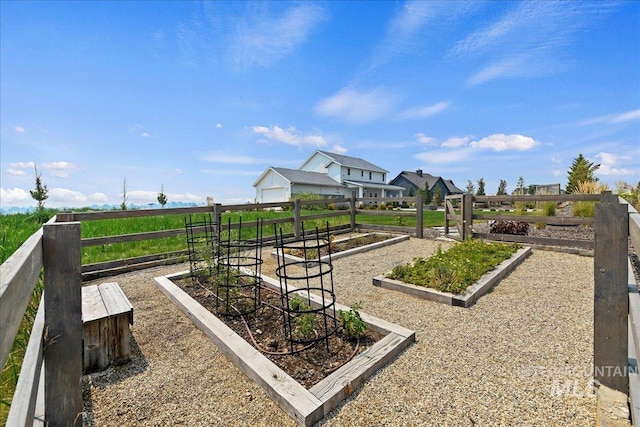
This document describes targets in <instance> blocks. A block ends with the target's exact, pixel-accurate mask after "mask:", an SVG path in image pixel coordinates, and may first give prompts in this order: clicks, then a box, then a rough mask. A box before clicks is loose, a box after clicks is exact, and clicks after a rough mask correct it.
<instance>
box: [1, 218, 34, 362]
mask: <svg viewBox="0 0 640 427" xmlns="http://www.w3.org/2000/svg"><path fill="white" fill-rule="evenodd" d="M42 265H43V264H42V229H40V230H38V231H36V232H35V233H33V234H32V235H31V237H29V238H28V239H27V240H26V241H25V242H24V243H23V244H22V245H21V246H20V247H19V248H18V250H17V251H15V252H14V253H13V255H11V256H10V257H9V259H7V260H6V261H5V262H3V263H2V265H1V266H0V332H1V333H0V366H4V364H5V363H6V361H7V357H8V356H9V352H10V351H11V347H12V346H13V340H14V338H15V336H16V333H18V329H19V328H20V322H21V321H22V318H23V317H24V312H25V310H26V309H27V305H28V304H29V301H30V300H31V295H32V293H33V289H34V288H35V285H36V282H37V281H38V275H39V274H40V270H42Z"/></svg>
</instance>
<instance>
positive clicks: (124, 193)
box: [120, 176, 127, 211]
mask: <svg viewBox="0 0 640 427" xmlns="http://www.w3.org/2000/svg"><path fill="white" fill-rule="evenodd" d="M120 209H122V210H123V211H126V210H127V177H126V176H125V177H124V181H122V203H120Z"/></svg>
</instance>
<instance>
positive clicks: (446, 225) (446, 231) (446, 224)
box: [444, 196, 449, 236]
mask: <svg viewBox="0 0 640 427" xmlns="http://www.w3.org/2000/svg"><path fill="white" fill-rule="evenodd" d="M447 197H449V196H444V235H445V236H448V235H449V205H448V204H447V202H448V201H449V199H447Z"/></svg>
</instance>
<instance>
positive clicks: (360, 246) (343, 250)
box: [271, 233, 409, 261]
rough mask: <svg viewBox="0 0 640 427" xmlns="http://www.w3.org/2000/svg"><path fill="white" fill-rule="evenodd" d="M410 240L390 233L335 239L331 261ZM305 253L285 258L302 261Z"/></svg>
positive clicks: (301, 252) (407, 237)
mask: <svg viewBox="0 0 640 427" xmlns="http://www.w3.org/2000/svg"><path fill="white" fill-rule="evenodd" d="M408 239H409V235H397V234H388V233H366V234H361V235H358V236H354V237H352V236H350V237H347V238H342V239H335V240H333V241H332V242H331V259H334V260H335V259H338V258H343V257H346V256H349V255H353V254H357V253H362V252H367V251H370V250H373V249H378V248H382V247H385V246H389V245H393V244H396V243H399V242H402V241H404V240H408ZM303 253H304V251H303V250H302V249H300V251H299V252H296V251H289V252H285V254H284V256H285V257H287V258H288V259H290V260H292V261H302V260H303V258H302V257H303V255H302V254H303ZM271 255H272V256H273V257H274V258H275V257H277V252H275V251H274V252H272V253H271ZM314 255H315V254H314ZM315 257H317V255H315ZM315 257H314V258H315ZM327 259H328V254H326V253H324V254H321V257H320V260H322V261H325V260H327Z"/></svg>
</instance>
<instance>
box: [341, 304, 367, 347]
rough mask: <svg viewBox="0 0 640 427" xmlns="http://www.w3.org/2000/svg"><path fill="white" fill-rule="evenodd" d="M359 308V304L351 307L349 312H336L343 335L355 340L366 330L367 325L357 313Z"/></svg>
mask: <svg viewBox="0 0 640 427" xmlns="http://www.w3.org/2000/svg"><path fill="white" fill-rule="evenodd" d="M361 308H362V306H361V305H360V303H357V304H354V305H352V306H351V308H350V309H349V311H346V310H338V320H339V321H340V323H341V324H342V329H343V330H344V333H345V335H346V336H348V337H349V338H353V339H356V340H357V339H359V338H360V337H361V336H362V334H364V332H365V331H366V330H367V324H366V323H365V322H364V320H362V317H361V316H360V312H359V311H358V310H360V309H361Z"/></svg>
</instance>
